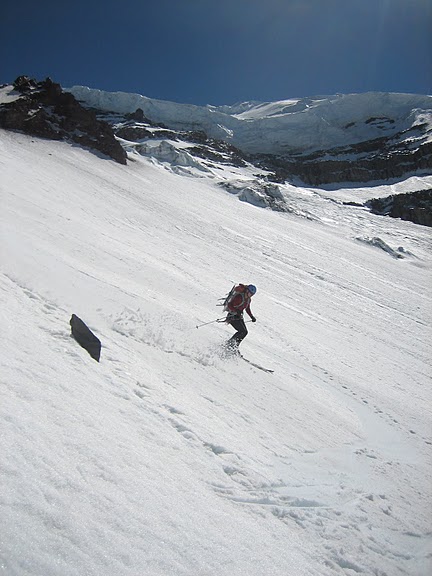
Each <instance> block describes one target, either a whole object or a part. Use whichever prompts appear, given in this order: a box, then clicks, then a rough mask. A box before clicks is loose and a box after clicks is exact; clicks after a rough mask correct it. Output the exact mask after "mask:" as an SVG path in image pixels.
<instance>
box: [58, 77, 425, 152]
mask: <svg viewBox="0 0 432 576" xmlns="http://www.w3.org/2000/svg"><path fill="white" fill-rule="evenodd" d="M68 90H69V91H70V92H71V93H72V94H73V95H74V96H75V98H77V100H80V101H82V102H84V103H86V104H87V105H88V106H91V107H94V108H97V109H99V110H107V111H112V112H118V113H122V114H125V113H130V112H135V110H137V109H138V108H141V109H142V110H143V112H144V114H145V116H147V117H148V118H149V119H150V120H152V121H154V122H157V123H161V124H164V125H166V126H168V127H169V128H172V129H175V130H203V131H204V132H205V133H206V134H207V135H208V136H209V137H211V138H217V139H220V140H225V141H229V142H230V143H231V144H233V145H234V146H236V147H237V148H239V149H241V150H243V151H246V152H251V153H266V154H283V153H293V152H311V151H313V150H322V149H330V148H336V147H340V146H346V145H350V144H355V143H358V142H363V141H368V140H373V139H375V138H380V137H383V136H392V135H395V134H397V133H399V132H401V131H404V130H407V129H409V128H411V127H413V126H418V125H426V126H427V127H428V128H427V130H428V132H429V136H428V138H429V139H431V138H432V136H431V129H432V96H424V95H417V94H395V93H381V92H369V93H365V94H337V95H334V96H322V97H314V98H302V99H294V100H283V101H280V102H267V103H257V102H252V103H243V104H237V105H234V106H218V107H216V106H194V105H189V104H177V103H175V102H168V101H162V100H154V99H151V98H147V97H145V96H141V95H139V94H129V93H125V92H104V91H101V90H95V89H91V88H87V87H85V86H74V87H72V88H70V89H68Z"/></svg>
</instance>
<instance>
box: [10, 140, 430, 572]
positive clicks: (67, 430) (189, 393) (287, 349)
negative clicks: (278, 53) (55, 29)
mask: <svg viewBox="0 0 432 576" xmlns="http://www.w3.org/2000/svg"><path fill="white" fill-rule="evenodd" d="M0 165H1V171H2V178H1V189H0V193H1V199H2V210H1V213H0V218H1V234H2V250H1V275H0V289H1V293H2V296H3V306H2V308H1V316H2V325H3V326H4V327H5V328H6V330H3V333H2V346H1V350H2V353H1V356H0V361H1V367H2V370H1V379H2V385H1V387H0V390H1V395H2V398H1V403H0V410H1V419H0V422H1V434H2V443H3V446H4V457H3V458H2V461H1V464H0V466H1V475H0V478H1V483H2V485H1V489H0V505H1V510H2V524H3V528H2V545H1V556H0V558H1V563H0V565H1V566H2V568H3V570H4V571H5V573H6V574H8V575H9V574H12V575H18V574H19V575H20V576H21V575H27V574H28V575H32V576H34V575H36V574H38V575H39V574H44V575H56V576H57V575H59V574H61V575H62V576H63V575H69V574H70V575H75V574H76V575H78V574H80V575H82V574H89V575H93V574H104V575H110V574H113V575H114V574H116V575H117V574H120V573H121V574H122V575H123V574H124V575H131V576H136V575H138V574H149V575H150V574H151V575H152V576H154V575H159V574H160V575H166V574H176V575H177V574H178V575H183V574H185V575H186V574H187V575H192V574H193V575H213V574H218V575H224V574H226V575H228V574H236V575H237V574H238V575H242V574H248V575H255V574H256V575H257V576H258V575H262V574H265V575H271V574H275V575H278V576H279V575H286V574H299V575H301V574H304V575H307V576H309V575H317V576H318V575H320V576H321V575H324V576H326V575H352V574H355V573H364V574H374V575H376V576H384V574H387V575H393V574H395V575H397V574H400V575H407V576H408V575H409V576H412V575H415V576H426V575H427V574H428V573H429V569H430V558H431V556H430V553H431V541H430V533H431V526H430V518H431V514H430V512H431V500H430V497H431V494H430V482H429V478H430V470H431V457H430V456H431V454H430V446H431V444H430V442H431V438H430V422H431V420H430V406H431V402H430V401H431V398H430V385H429V384H430V381H429V379H430V341H431V340H430V335H431V334H430V312H431V305H430V290H428V287H430V279H431V272H430V271H431V258H430V235H429V231H428V230H426V229H424V228H422V227H418V226H417V227H416V226H415V225H414V224H411V223H406V222H400V221H389V220H387V219H383V218H380V217H377V216H373V215H370V214H368V213H366V212H364V211H359V210H356V209H354V208H351V207H342V206H340V205H338V204H336V203H335V202H332V201H331V200H329V199H328V197H329V196H330V195H331V196H334V194H335V193H334V192H332V193H330V192H326V193H324V192H322V193H317V192H312V191H308V190H303V191H302V190H297V191H296V194H297V195H298V200H297V198H296V197H293V203H295V202H297V201H298V203H299V205H300V204H301V207H302V211H304V210H307V212H308V214H309V215H312V217H310V218H309V219H307V218H301V217H299V216H295V215H289V214H280V213H273V212H270V211H267V210H262V209H259V208H256V207H254V206H251V205H248V204H245V203H241V202H238V200H237V199H236V197H233V196H231V195H230V194H227V193H225V192H223V191H221V189H219V188H217V187H216V186H215V185H214V183H212V182H209V181H204V180H198V179H193V178H185V177H181V176H178V175H175V174H171V173H170V172H169V171H167V170H165V169H163V168H162V167H160V166H158V165H154V164H152V163H151V162H150V161H148V160H146V159H143V158H141V157H139V156H138V155H131V162H130V163H129V165H128V166H127V167H124V166H119V165H116V164H114V163H113V162H110V161H108V160H104V159H101V158H99V157H97V156H95V155H93V154H90V153H89V152H86V151H83V150H81V149H79V148H76V147H71V146H69V145H67V144H64V143H53V142H46V141H41V140H36V139H30V138H27V137H25V136H21V135H17V134H10V133H6V132H2V133H1V140H0ZM345 193H346V191H345ZM353 194H354V192H353ZM359 231H363V232H364V233H365V235H368V236H371V237H375V236H376V237H380V238H382V239H383V240H384V241H385V242H386V243H387V244H389V245H390V246H392V247H393V248H396V247H397V246H400V245H402V246H403V247H404V248H405V249H406V250H407V251H408V252H410V253H411V254H412V256H407V257H406V258H403V259H400V260H399V259H395V258H392V257H391V256H390V255H389V254H388V253H386V252H384V251H383V250H379V249H377V248H376V247H374V246H371V245H367V244H364V243H362V242H358V241H357V240H356V237H357V236H358V234H359ZM235 281H251V282H252V281H253V283H254V284H256V285H257V286H258V293H257V295H256V296H255V297H254V299H253V301H252V310H253V311H254V314H255V315H256V317H257V319H258V321H257V323H256V324H253V325H252V324H248V325H247V326H248V327H249V335H248V337H247V339H246V340H245V342H244V343H243V345H242V348H243V353H244V354H245V356H246V357H248V358H251V359H254V360H256V361H257V362H259V363H260V364H262V365H264V366H268V367H271V368H274V369H275V373H274V374H272V375H269V374H265V373H263V372H262V371H259V370H256V369H255V368H253V367H251V366H249V365H247V364H246V363H244V362H242V361H241V359H231V360H227V359H226V358H223V357H222V356H221V354H220V350H221V344H222V343H223V342H224V340H225V339H226V338H228V337H229V336H230V335H231V332H232V331H231V329H230V328H229V327H227V326H225V325H223V324H211V325H209V326H206V327H202V328H199V329H196V325H197V324H199V323H201V322H206V321H210V320H212V319H215V318H217V317H219V316H221V315H222V313H221V309H220V308H217V307H216V306H215V304H216V300H217V298H219V297H222V296H223V295H224V293H225V292H227V291H228V290H229V288H230V287H231V282H235ZM72 313H75V314H77V315H78V316H80V317H81V318H82V319H83V320H84V321H86V323H87V324H88V325H89V326H90V328H91V329H92V330H93V331H94V332H95V333H96V335H97V336H98V337H99V338H100V339H101V341H102V345H103V348H102V356H101V362H100V364H97V363H96V362H94V361H93V360H92V359H91V358H90V357H89V356H88V355H87V353H86V352H85V351H84V350H83V349H82V348H80V347H79V346H78V345H77V343H76V342H75V341H74V340H73V339H72V338H70V336H69V326H68V322H69V318H70V315H71V314H72Z"/></svg>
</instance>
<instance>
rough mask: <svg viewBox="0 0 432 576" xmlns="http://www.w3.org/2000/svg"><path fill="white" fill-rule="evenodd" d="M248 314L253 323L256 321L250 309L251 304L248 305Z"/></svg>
mask: <svg viewBox="0 0 432 576" xmlns="http://www.w3.org/2000/svg"><path fill="white" fill-rule="evenodd" d="M245 310H246V312H247V313H248V315H249V316H250V318H251V319H252V322H255V321H256V318H255V316H254V315H253V314H252V312H251V309H250V304H248V305H247V307H246V308H245Z"/></svg>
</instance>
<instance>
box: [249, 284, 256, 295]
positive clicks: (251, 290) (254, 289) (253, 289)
mask: <svg viewBox="0 0 432 576" xmlns="http://www.w3.org/2000/svg"><path fill="white" fill-rule="evenodd" d="M247 289H248V290H249V292H250V293H251V294H255V292H256V286H254V285H253V284H249V286H248V287H247Z"/></svg>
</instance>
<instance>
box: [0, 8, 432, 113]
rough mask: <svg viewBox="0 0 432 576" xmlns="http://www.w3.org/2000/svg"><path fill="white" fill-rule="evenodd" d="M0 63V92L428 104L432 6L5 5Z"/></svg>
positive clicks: (228, 101) (186, 100)
mask: <svg viewBox="0 0 432 576" xmlns="http://www.w3.org/2000/svg"><path fill="white" fill-rule="evenodd" d="M0 52H1V55H2V56H1V61H0V62H1V68H0V83H6V82H11V81H13V80H14V79H15V78H16V77H17V76H19V75H21V74H26V75H29V76H32V77H34V78H36V79H38V80H41V79H43V78H45V77H47V76H50V77H51V78H52V79H53V80H54V81H55V82H59V83H60V84H61V85H62V86H64V87H68V86H72V85H75V84H80V85H84V86H90V87H92V88H99V89H101V90H109V91H117V90H120V91H124V92H137V93H140V94H143V95H145V96H148V97H150V98H159V99H162V100H170V101H175V102H182V103H192V104H199V105H204V104H214V105H220V104H234V103H236V102H241V101H247V100H259V101H275V100H282V99H285V98H290V97H299V96H313V95H318V94H335V93H350V92H367V91H385V92H387V91H388V92H411V93H419V94H432V0H123V1H122V2H120V0H103V1H102V0H95V1H92V0H87V1H86V2H84V1H83V0H74V2H62V1H60V0H38V1H34V0H31V1H26V0H21V1H20V0H14V1H12V0H3V3H2V9H1V11H0Z"/></svg>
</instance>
